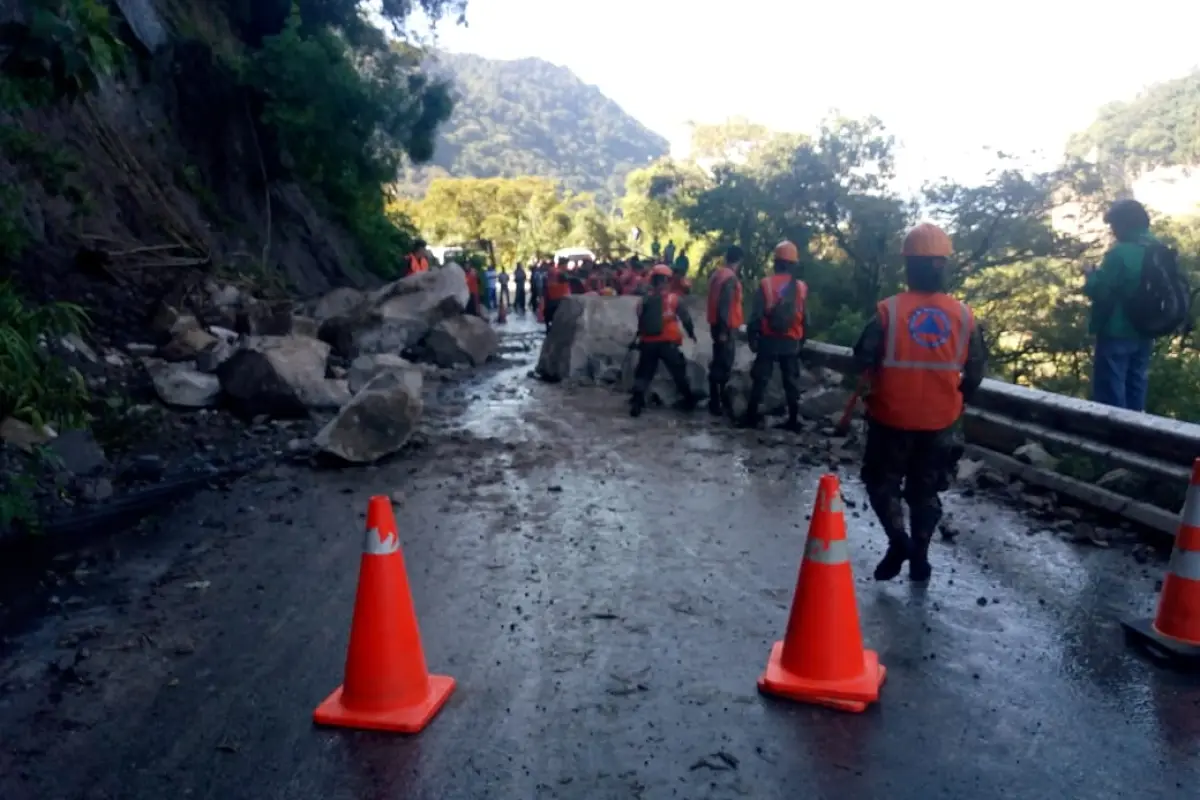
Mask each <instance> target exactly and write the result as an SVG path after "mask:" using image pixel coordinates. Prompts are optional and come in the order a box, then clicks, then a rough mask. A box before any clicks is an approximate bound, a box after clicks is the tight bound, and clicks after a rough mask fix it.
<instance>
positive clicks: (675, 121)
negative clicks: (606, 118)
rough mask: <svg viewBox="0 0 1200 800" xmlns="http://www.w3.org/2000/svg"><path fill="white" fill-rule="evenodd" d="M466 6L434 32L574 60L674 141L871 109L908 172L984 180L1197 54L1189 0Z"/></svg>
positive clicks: (574, 1)
mask: <svg viewBox="0 0 1200 800" xmlns="http://www.w3.org/2000/svg"><path fill="white" fill-rule="evenodd" d="M467 21H468V27H466V28H462V27H457V26H453V25H450V24H443V25H441V26H440V27H439V29H438V44H439V46H441V47H443V48H445V49H448V50H451V51H455V52H470V53H477V54H479V55H482V56H486V57H489V58H501V59H511V58H523V57H528V56H535V57H538V58H543V59H546V60H547V61H551V62H553V63H556V64H561V65H563V66H566V67H568V68H570V69H571V70H572V71H573V72H574V73H575V74H576V75H578V76H579V77H580V78H581V79H582V80H584V81H585V82H587V83H591V84H595V85H596V86H597V87H599V88H600V90H601V91H603V92H604V93H605V94H606V95H608V96H609V97H611V98H612V99H613V100H615V101H616V102H617V103H619V104H620V105H621V106H622V107H623V108H624V109H625V110H626V111H628V112H629V113H630V114H632V115H633V116H634V117H636V118H637V119H639V120H640V121H641V122H642V123H643V124H645V125H646V126H647V127H649V128H651V129H653V130H655V131H657V132H658V133H660V134H662V135H663V136H665V137H667V138H668V139H669V140H671V143H672V147H673V150H674V151H675V153H676V155H682V154H685V153H686V151H687V128H686V122H687V121H688V120H695V121H698V122H719V121H721V120H723V119H725V118H727V117H729V116H734V115H741V116H745V117H748V118H750V119H751V120H752V121H756V122H761V123H763V124H766V125H768V126H770V127H772V128H776V129H779V130H797V131H811V130H813V129H815V128H816V126H817V124H818V123H819V121H820V120H821V119H822V118H823V117H825V116H826V115H827V114H828V113H829V112H830V110H831V109H834V108H836V109H839V110H840V111H841V112H843V113H845V114H848V115H850V116H862V115H867V114H874V115H876V116H878V117H879V118H880V119H882V120H883V122H884V123H885V124H886V125H887V126H888V128H889V129H890V130H891V131H892V133H894V134H895V135H896V136H897V137H898V139H899V140H900V141H901V144H902V148H903V149H902V151H901V160H900V164H899V168H900V171H901V175H900V183H901V184H902V185H905V186H916V185H919V184H920V183H921V181H922V180H925V179H932V178H937V177H940V176H942V175H949V176H951V177H954V178H957V179H959V180H965V181H969V180H977V179H979V178H980V177H982V173H983V172H984V171H985V170H986V169H987V168H988V167H989V166H990V164H991V163H993V162H992V160H991V159H990V158H989V156H988V154H987V152H986V151H984V149H983V148H984V147H985V146H992V147H996V148H999V149H1002V150H1007V151H1009V152H1017V153H1021V154H1026V153H1030V152H1032V151H1041V152H1042V153H1044V154H1045V155H1044V157H1045V158H1051V157H1057V156H1058V155H1059V154H1061V152H1062V147H1063V144H1064V142H1065V141H1066V137H1067V136H1068V135H1069V134H1070V133H1071V132H1073V131H1076V130H1079V129H1081V128H1083V127H1085V126H1086V125H1087V124H1088V123H1089V122H1090V120H1091V118H1092V115H1093V114H1094V112H1095V111H1096V109H1097V108H1098V107H1099V106H1101V105H1103V104H1104V103H1106V102H1108V101H1110V100H1116V99H1126V98H1130V97H1132V96H1133V95H1134V94H1136V93H1137V91H1138V90H1140V89H1142V88H1143V87H1145V86H1146V85H1147V84H1150V83H1154V82H1156V81H1160V80H1164V79H1168V78H1173V77H1178V76H1181V75H1183V74H1185V73H1187V71H1188V70H1190V69H1191V68H1193V67H1194V66H1196V65H1197V64H1200V50H1198V49H1197V47H1196V40H1197V35H1198V33H1200V2H1196V1H1195V0H1141V1H1140V2H1138V3H1136V4H1135V5H1132V6H1127V5H1125V4H1124V3H1116V2H1113V3H1111V4H1109V3H1104V2H1098V1H1097V0H1089V1H1088V2H1084V0H1006V2H1003V3H964V2H950V0H907V1H906V2H901V3H896V2H890V1H889V0H847V2H840V3H831V2H820V3H816V2H812V0H801V1H800V2H796V0H739V1H738V2H735V3H717V2H703V0H690V1H689V0H605V1H604V2H581V0H470V2H469V4H468V7H467ZM652 46H653V47H655V48H656V49H657V50H658V51H659V52H658V53H657V54H653V55H652V54H650V53H649V50H650V48H651V47H652Z"/></svg>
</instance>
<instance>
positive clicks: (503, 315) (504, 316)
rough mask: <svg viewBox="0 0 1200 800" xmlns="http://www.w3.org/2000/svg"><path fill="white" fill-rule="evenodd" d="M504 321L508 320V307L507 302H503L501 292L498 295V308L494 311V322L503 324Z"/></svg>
mask: <svg viewBox="0 0 1200 800" xmlns="http://www.w3.org/2000/svg"><path fill="white" fill-rule="evenodd" d="M506 322H508V308H507V304H506V303H505V302H504V295H503V294H502V295H500V308H499V310H498V311H497V312H496V324H497V325H503V324H504V323H506Z"/></svg>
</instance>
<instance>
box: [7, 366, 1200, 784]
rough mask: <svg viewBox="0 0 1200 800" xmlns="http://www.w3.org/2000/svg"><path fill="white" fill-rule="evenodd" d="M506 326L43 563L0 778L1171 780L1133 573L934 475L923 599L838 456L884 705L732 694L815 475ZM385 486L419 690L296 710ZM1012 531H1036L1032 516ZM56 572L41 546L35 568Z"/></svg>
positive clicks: (328, 672)
mask: <svg viewBox="0 0 1200 800" xmlns="http://www.w3.org/2000/svg"><path fill="white" fill-rule="evenodd" d="M535 354H536V353H535V352H529V353H524V352H521V351H520V350H518V351H517V352H516V353H515V354H510V357H512V358H513V362H512V363H510V364H508V365H505V366H503V367H500V368H496V369H493V370H492V371H491V372H489V373H487V374H485V375H484V376H483V377H481V378H480V380H479V382H478V383H477V384H476V385H474V386H473V387H471V388H468V389H466V390H463V389H461V388H455V387H452V386H447V387H446V388H445V390H444V391H443V392H442V396H441V397H440V398H439V403H437V404H433V405H434V407H433V413H432V415H431V418H430V420H429V424H428V426H427V428H428V431H427V435H426V439H425V444H424V446H422V447H419V448H417V449H415V450H414V451H413V452H411V453H408V454H406V455H405V456H404V457H402V458H400V459H398V460H396V461H393V462H390V463H388V464H386V465H383V466H380V467H378V468H373V469H354V470H343V471H333V472H331V471H326V472H317V471H313V470H311V469H309V468H307V467H301V466H295V467H292V466H277V467H272V468H269V469H266V470H264V471H262V472H260V473H258V474H256V475H254V476H252V477H250V478H247V479H245V480H242V481H240V482H239V483H237V484H235V485H234V486H233V487H232V488H230V489H229V490H227V491H224V492H209V493H206V494H202V495H199V496H197V497H195V498H194V499H192V500H190V501H188V502H186V503H184V504H181V505H180V506H179V507H178V508H177V509H176V510H175V511H174V512H173V513H172V514H171V515H170V516H169V518H165V519H162V520H160V521H159V522H158V523H157V524H156V525H154V526H149V527H144V528H143V529H142V530H140V531H137V532H131V533H128V534H123V535H120V536H117V537H115V538H112V539H110V540H107V541H106V543H105V544H104V545H101V546H98V547H97V548H96V549H95V551H94V552H92V553H90V554H86V555H85V559H84V560H83V561H82V562H80V561H75V560H70V561H64V562H62V563H56V564H54V565H51V566H50V567H49V570H50V574H51V575H52V576H53V577H54V580H55V581H56V583H57V588H56V589H55V591H54V594H53V597H51V598H49V600H48V605H47V608H46V612H45V613H44V614H43V615H42V616H41V617H39V618H38V619H36V620H32V621H28V622H27V623H26V624H25V625H24V626H23V627H22V628H21V629H20V630H16V631H9V632H8V637H7V639H6V641H5V643H4V657H3V661H2V662H0V797H2V798H4V800H57V799H58V798H62V799H64V800H68V799H70V800H74V799H75V798H87V799H89V800H90V799H91V798H130V799H133V798H139V799H145V800H158V799H159V798H166V797H179V798H197V799H199V798H205V799H207V800H229V799H230V798H248V799H249V798H253V800H292V799H293V798H295V799H297V800H299V799H301V798H321V800H338V799H341V798H345V799H346V800H367V799H374V798H383V799H386V798H396V799H397V800H453V799H454V798H463V799H464V800H467V799H471V800H474V799H476V798H498V799H502V798H519V799H521V800H533V799H535V798H580V799H581V800H583V799H585V798H586V799H587V800H591V799H592V798H597V799H600V798H614V800H615V799H618V798H743V797H745V798H757V799H759V800H770V799H771V798H780V799H781V800H782V799H783V798H789V799H790V798H795V797H801V796H803V797H807V798H851V797H861V798H873V797H888V798H896V799H897V800H917V799H918V798H919V799H920V800H932V799H933V798H947V799H949V798H955V799H959V798H966V797H972V798H1052V797H1066V798H1073V799H1077V800H1083V799H1084V798H1116V797H1136V798H1140V799H1143V800H1153V799H1154V798H1195V797H1197V792H1200V744H1198V743H1200V684H1198V683H1197V681H1196V679H1194V678H1187V677H1180V676H1177V675H1175V674H1173V673H1170V672H1166V671H1162V670H1159V669H1157V668H1155V667H1153V666H1151V665H1149V664H1147V663H1146V662H1144V661H1143V660H1141V659H1140V658H1139V657H1137V656H1136V655H1135V654H1133V653H1132V652H1131V651H1129V650H1128V649H1127V648H1126V646H1125V644H1124V642H1123V640H1122V637H1121V633H1120V630H1119V627H1118V625H1117V622H1116V620H1117V618H1118V617H1119V616H1120V615H1123V614H1127V613H1130V612H1137V611H1141V612H1145V613H1150V612H1152V610H1153V602H1154V598H1155V588H1156V582H1157V580H1158V579H1159V578H1160V577H1161V574H1162V565H1161V564H1160V563H1157V562H1151V563H1147V564H1139V563H1137V562H1135V561H1134V560H1133V559H1132V558H1130V556H1129V554H1128V552H1127V548H1123V547H1112V548H1108V549H1098V548H1088V549H1083V548H1079V547H1077V546H1075V545H1071V544H1068V543H1065V542H1063V541H1062V540H1060V539H1057V538H1054V537H1052V536H1049V535H1040V534H1037V533H1035V531H1034V529H1035V528H1036V527H1037V526H1038V525H1040V523H1035V522H1033V521H1032V520H1031V519H1029V518H1027V517H1024V516H1022V514H1021V512H1020V510H1019V509H1016V508H1013V507H1009V506H1006V505H1004V504H1003V503H999V502H997V501H995V500H991V499H988V498H986V497H983V496H974V497H964V496H961V495H956V494H954V493H952V494H951V495H950V496H949V498H948V507H949V508H950V510H951V511H952V512H953V513H954V515H955V520H956V524H958V525H959V526H960V527H961V528H962V529H963V531H964V532H963V534H962V535H961V536H960V537H959V538H958V540H957V542H956V543H954V544H948V543H946V542H942V541H939V542H937V543H935V546H934V552H933V558H934V569H935V572H934V578H933V582H932V584H931V585H930V587H929V588H928V589H926V590H924V591H921V590H917V589H914V588H913V587H911V586H910V585H909V584H908V583H907V582H906V581H905V580H904V579H903V578H902V579H901V580H899V581H897V582H895V583H893V584H887V585H877V584H875V583H874V582H873V581H871V579H870V571H871V568H872V566H873V564H874V562H875V561H876V559H877V558H878V557H879V556H880V554H881V553H882V549H883V548H882V542H881V534H880V532H879V528H878V526H877V525H876V524H874V521H873V519H872V517H871V515H870V512H869V511H868V510H867V509H866V506H865V503H864V501H863V495H862V489H861V485H860V484H859V483H858V481H857V479H856V477H855V472H856V469H855V468H854V467H853V466H851V465H840V475H841V477H842V480H843V490H844V492H845V495H846V497H847V500H848V502H849V507H848V508H847V523H848V527H849V535H850V539H851V545H852V550H853V558H854V569H855V574H856V576H857V583H858V602H859V610H860V615H861V617H862V622H863V632H864V636H865V639H866V641H867V643H868V645H869V646H871V647H873V648H874V649H876V650H878V652H879V654H880V657H881V660H882V661H883V663H884V664H886V665H887V667H888V669H889V674H888V680H887V683H886V684H885V686H884V688H883V693H882V699H881V703H880V704H879V705H878V706H877V707H873V708H872V709H870V710H868V711H867V712H866V713H865V714H862V715H848V714H840V713H838V712H834V711H827V710H823V709H818V708H812V707H807V706H799V705H794V704H789V703H785V702H778V701H774V700H769V699H766V698H764V697H762V696H760V695H759V694H758V693H757V691H756V687H755V681H756V679H757V677H758V676H759V674H760V672H761V671H762V668H763V666H764V665H765V663H766V658H767V654H768V651H769V649H770V646H771V643H772V642H773V641H775V640H776V639H777V638H779V636H780V635H781V634H782V632H783V627H784V624H785V621H786V616H787V612H788V607H789V604H790V601H791V595H792V591H793V589H794V585H795V580H796V574H797V566H798V563H799V559H800V555H801V549H802V545H803V540H804V535H805V532H806V526H807V523H806V519H805V517H806V515H807V514H808V512H809V509H810V508H811V504H812V502H813V497H814V493H815V489H816V485H817V480H818V478H819V476H820V474H821V473H822V472H823V471H825V470H826V469H828V466H829V465H828V464H822V463H819V459H812V458H807V457H798V456H797V455H796V447H795V438H794V436H793V435H791V434H786V433H782V432H780V433H775V432H744V431H732V430H728V429H726V428H725V427H724V426H722V425H721V424H719V423H716V422H713V421H712V420H710V419H709V418H708V416H707V415H706V414H703V413H697V414H695V415H693V416H690V417H686V418H685V417H683V416H681V415H678V414H676V413H675V412H671V411H665V410H650V411H647V413H646V414H645V415H643V417H642V418H640V419H637V420H632V419H630V418H629V417H628V416H627V415H626V414H625V409H626V406H625V399H624V398H623V397H622V396H620V395H618V394H615V393H612V392H610V391H608V390H604V389H583V388H571V387H567V386H549V385H544V384H539V383H536V382H535V381H533V380H532V379H531V378H529V377H528V374H527V373H528V371H529V370H530V369H531V368H532V361H533V358H534V356H535ZM372 494H387V495H393V494H395V496H396V498H397V500H398V501H400V502H399V504H398V506H397V518H398V521H399V524H400V530H401V539H402V542H403V547H404V551H405V557H406V560H407V564H408V570H409V578H410V582H411V584H412V589H413V594H414V599H415V603H416V608H417V612H418V614H419V617H420V624H421V629H422V635H423V639H424V645H425V653H426V657H427V659H428V662H429V664H430V667H431V669H432V670H434V671H436V672H440V673H445V674H450V675H452V676H454V677H455V678H457V680H458V688H457V690H456V691H455V693H454V694H453V695H452V697H451V699H450V701H449V703H448V704H447V706H446V707H445V708H444V709H443V710H442V712H441V714H440V715H439V716H438V717H437V718H436V719H435V720H434V721H433V723H432V724H431V725H430V726H429V727H428V728H427V729H426V730H425V731H424V732H423V733H421V734H420V735H418V736H416V737H411V738H405V737H400V736H392V735H381V734H372V733H357V732H349V731H339V730H324V729H317V728H314V727H313V725H312V723H311V713H312V710H313V708H314V707H315V706H316V705H317V704H318V703H319V702H320V701H321V700H323V699H324V698H325V697H326V696H327V695H328V693H329V692H330V691H331V690H332V689H333V688H334V687H335V686H337V685H338V684H339V683H340V682H341V679H342V669H343V664H344V658H345V652H346V643H347V638H348V633H349V622H350V616H351V610H352V606H353V599H354V592H355V582H356V578H357V569H358V561H359V555H360V548H361V547H362V525H363V517H364V512H365V509H366V502H367V498H368V497H369V496H370V495H372ZM1031 534H1032V535H1031ZM56 570H57V571H56Z"/></svg>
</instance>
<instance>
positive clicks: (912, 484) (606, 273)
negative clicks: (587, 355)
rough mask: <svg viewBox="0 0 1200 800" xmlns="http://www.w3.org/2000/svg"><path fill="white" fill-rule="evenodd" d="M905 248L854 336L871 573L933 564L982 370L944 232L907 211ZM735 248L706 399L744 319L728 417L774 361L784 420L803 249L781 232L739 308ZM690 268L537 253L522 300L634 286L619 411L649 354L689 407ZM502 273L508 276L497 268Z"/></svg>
mask: <svg viewBox="0 0 1200 800" xmlns="http://www.w3.org/2000/svg"><path fill="white" fill-rule="evenodd" d="M902 254H903V257H904V267H905V278H906V282H907V285H908V289H907V291H904V292H901V293H900V294H897V295H893V296H892V297H889V298H887V299H885V300H883V301H881V302H880V303H879V304H878V306H877V307H876V313H875V316H874V317H873V318H872V319H871V320H870V321H869V322H868V323H867V325H866V327H865V328H864V329H863V331H862V334H861V335H860V337H859V339H858V342H857V344H855V347H854V360H855V365H856V368H857V369H858V371H859V372H860V373H861V375H862V380H861V381H860V385H859V391H860V396H861V397H862V399H863V401H864V405H865V409H866V418H867V440H866V449H865V454H864V456H863V465H862V473H861V474H862V480H863V483H864V485H865V487H866V492H867V497H868V499H869V500H870V503H871V508H872V510H873V511H874V512H875V514H876V515H877V516H878V517H879V520H880V523H881V524H882V526H883V530H884V533H885V534H886V536H887V540H888V547H887V552H886V553H885V555H884V557H883V559H882V560H881V561H880V562H879V564H878V565H877V566H876V567H875V573H874V576H875V579H876V580H891V579H893V578H895V577H896V576H897V575H899V574H900V572H901V570H902V569H903V566H904V564H905V563H907V564H908V569H909V577H910V578H911V579H912V580H913V581H916V582H925V581H928V580H929V577H930V574H931V571H932V570H931V567H930V564H929V544H930V541H931V540H932V538H933V535H934V533H935V531H936V530H937V527H938V524H939V523H940V521H941V518H942V506H941V501H940V499H939V494H940V493H941V492H942V491H944V490H945V489H946V488H948V486H949V479H950V475H951V473H952V472H953V470H954V468H955V465H956V464H957V462H958V459H959V458H960V457H961V455H962V451H963V439H962V431H961V422H960V420H961V417H962V412H963V404H964V402H965V401H969V400H970V399H971V396H972V394H973V393H974V392H975V391H976V389H978V387H979V385H980V383H981V382H982V380H983V376H984V373H985V371H986V367H987V350H986V347H985V345H984V340H983V336H982V334H981V332H980V330H979V327H978V326H977V325H976V322H975V316H974V313H973V312H972V311H971V309H970V307H968V306H967V305H966V304H965V303H963V302H961V301H959V300H957V299H955V298H954V297H951V296H950V295H949V294H947V293H946V291H945V289H946V273H947V268H948V265H949V263H950V259H951V257H952V255H953V247H952V245H951V241H950V237H949V236H948V235H947V234H946V232H945V231H943V230H942V229H941V228H939V227H937V226H936V225H932V224H930V223H922V224H920V225H917V226H916V227H915V228H913V229H912V230H911V231H909V232H908V234H907V235H906V237H905V239H904V244H903V248H902ZM664 255H665V254H664ZM671 255H673V253H672V254H671ZM743 257H744V256H743V252H742V250H741V248H739V247H736V246H734V247H730V248H729V249H728V251H727V252H726V254H725V260H724V264H723V265H722V266H721V267H720V268H719V269H717V270H716V271H715V272H713V273H712V275H711V276H710V277H709V281H708V298H707V309H706V310H707V321H708V325H709V329H710V332H711V334H712V361H711V364H710V367H709V376H708V407H709V411H710V412H711V413H712V414H713V415H714V416H725V415H728V416H730V417H732V416H733V406H732V402H731V400H732V398H731V394H730V391H729V381H730V379H731V378H732V372H733V365H734V357H735V353H736V345H735V339H734V336H735V333H736V332H737V331H738V330H739V329H740V328H741V327H742V325H743V324H745V329H746V338H747V341H748V343H749V345H750V349H751V350H752V351H753V352H754V354H755V359H754V364H753V366H752V368H751V387H750V396H749V398H748V402H747V406H746V410H745V413H744V414H743V415H742V416H741V417H740V418H739V419H737V424H738V426H739V427H746V428H753V427H757V426H758V425H759V423H760V422H761V417H760V414H759V407H760V406H761V405H762V402H763V399H764V396H765V394H766V389H767V385H768V383H769V381H770V379H771V376H772V374H773V373H774V371H775V366H776V365H778V366H779V370H780V373H781V377H782V382H783V389H784V395H785V398H786V402H787V420H786V421H785V422H784V423H783V424H782V425H781V427H783V428H785V429H788V430H793V431H799V430H800V429H801V423H800V387H799V375H800V361H801V354H802V351H803V346H804V341H805V322H806V310H807V305H808V286H807V284H806V283H805V282H804V280H802V278H801V274H800V272H801V269H800V267H801V257H800V250H799V248H798V247H797V246H796V245H795V244H794V243H792V242H790V241H783V242H780V243H779V244H778V245H777V246H776V247H775V250H774V252H773V254H772V260H773V265H772V266H773V269H772V274H770V275H768V276H767V277H765V278H763V279H762V280H761V281H759V283H758V285H757V286H756V287H755V289H754V294H753V297H752V298H751V303H750V307H749V315H748V318H746V319H743V314H744V312H743V308H744V302H743V294H742V293H743V288H742V279H741V275H740V271H741V268H742V260H743ZM427 268H428V262H425V263H424V264H419V263H413V264H412V265H411V266H410V269H411V271H414V272H415V271H423V269H427ZM687 269H688V264H687V259H686V257H685V256H679V257H678V258H675V259H673V263H669V264H668V263H665V262H661V261H660V262H659V263H654V264H651V265H648V264H646V263H644V262H642V261H641V260H640V259H638V258H637V257H634V258H631V259H629V260H628V261H626V262H623V263H616V264H613V263H594V262H590V261H584V262H582V263H578V264H574V265H573V264H571V263H569V262H568V260H567V259H560V260H559V261H558V262H557V263H555V262H552V261H549V260H542V261H540V262H538V263H536V264H534V265H532V266H531V268H530V270H529V273H528V279H529V283H530V299H531V307H532V308H535V309H537V310H538V313H539V315H540V316H543V317H544V321H545V324H546V326H547V330H549V329H550V328H551V327H552V326H553V323H554V316H555V314H556V313H557V311H558V308H559V306H560V303H561V302H562V300H563V299H564V298H565V297H567V296H568V295H571V294H597V295H637V296H640V297H641V300H640V302H639V304H638V311H637V316H638V320H637V323H638V339H637V345H636V346H637V347H638V349H639V358H638V363H637V367H636V369H635V372H634V382H633V391H632V395H631V397H630V414H631V415H632V416H634V417H637V416H639V415H640V414H641V413H642V411H643V410H644V408H645V406H646V393H647V391H648V390H649V387H650V384H651V382H652V381H653V380H654V375H655V373H656V372H657V370H658V365H659V364H660V363H662V364H663V365H664V366H665V367H666V369H667V371H668V372H669V373H670V376H671V378H672V379H673V381H674V383H675V385H676V387H677V389H678V391H679V394H680V398H681V399H680V401H679V403H678V406H679V407H680V408H682V409H684V410H692V409H694V408H695V407H696V406H697V405H698V404H699V402H700V400H701V399H703V397H704V395H703V394H702V393H697V392H695V391H693V389H692V387H691V385H690V383H689V381H688V379H687V364H686V360H685V358H684V355H683V352H682V350H681V346H682V344H683V337H684V335H685V334H686V335H687V336H688V337H689V338H691V339H692V340H693V341H695V339H696V334H695V328H694V324H693V321H692V318H691V315H690V314H689V312H688V309H687V304H686V303H685V302H684V296H685V295H687V294H689V293H690V292H691V285H690V283H689V282H688V279H687ZM467 272H468V284H469V285H470V286H471V294H472V303H473V305H474V306H475V308H476V310H477V309H478V306H479V281H478V278H477V276H475V274H474V271H473V270H468V271H467ZM514 277H516V298H517V299H516V305H517V307H518V309H519V310H522V311H523V310H524V309H525V282H526V274H525V270H524V268H523V267H518V269H517V271H516V273H515V276H514ZM502 282H503V284H504V287H505V290H506V289H507V283H508V282H507V277H506V276H504V279H503V281H502ZM905 501H906V502H907V504H908V519H907V520H906V519H905V514H904V502H905ZM906 522H907V524H906Z"/></svg>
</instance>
